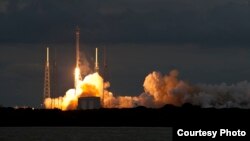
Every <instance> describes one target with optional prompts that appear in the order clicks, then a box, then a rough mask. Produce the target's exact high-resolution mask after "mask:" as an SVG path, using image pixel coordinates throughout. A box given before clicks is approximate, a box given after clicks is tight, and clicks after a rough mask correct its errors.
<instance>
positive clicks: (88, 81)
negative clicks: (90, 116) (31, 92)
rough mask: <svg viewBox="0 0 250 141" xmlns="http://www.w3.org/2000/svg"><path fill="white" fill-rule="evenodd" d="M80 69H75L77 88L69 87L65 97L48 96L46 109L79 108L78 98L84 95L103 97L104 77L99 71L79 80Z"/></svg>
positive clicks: (45, 102)
mask: <svg viewBox="0 0 250 141" xmlns="http://www.w3.org/2000/svg"><path fill="white" fill-rule="evenodd" d="M79 74H80V69H78V68H76V69H75V80H77V83H76V84H77V85H76V88H75V89H69V90H68V91H67V92H66V94H65V95H64V96H63V97H58V98H47V99H45V101H44V104H45V108H46V109H54V108H57V109H62V110H74V109H76V108H77V104H78V98H79V97H84V96H97V97H101V98H102V91H103V79H102V77H101V76H100V75H99V74H98V73H93V74H89V75H87V76H86V77H85V78H84V79H83V80H82V81H81V80H79V77H78V76H79Z"/></svg>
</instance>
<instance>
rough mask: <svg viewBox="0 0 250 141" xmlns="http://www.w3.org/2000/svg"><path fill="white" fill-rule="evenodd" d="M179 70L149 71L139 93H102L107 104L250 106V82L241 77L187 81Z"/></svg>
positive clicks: (125, 106) (109, 105)
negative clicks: (238, 79)
mask: <svg viewBox="0 0 250 141" xmlns="http://www.w3.org/2000/svg"><path fill="white" fill-rule="evenodd" d="M178 74H179V72H178V71H177V70H172V71H171V72H170V73H169V74H167V75H162V74H161V73H160V72H156V71H154V72H152V73H150V74H149V75H148V76H146V78H145V81H144V84H143V87H144V92H143V93H142V94H140V95H139V96H138V97H128V96H125V97H113V95H112V93H110V92H107V91H106V93H105V97H108V99H106V101H105V103H106V104H105V105H106V106H107V107H116V108H130V107H135V106H145V107H151V108H159V107H162V106H164V105H166V104H172V105H175V106H181V105H183V104H185V103H190V104H193V105H199V106H201V107H203V108H209V107H214V108H232V107H236V108H250V83H249V82H247V81H242V82H239V83H237V84H231V85H228V84H226V83H222V84H217V85H207V84H198V85H193V86H191V85H190V84H188V83H186V82H184V81H182V80H179V79H178Z"/></svg>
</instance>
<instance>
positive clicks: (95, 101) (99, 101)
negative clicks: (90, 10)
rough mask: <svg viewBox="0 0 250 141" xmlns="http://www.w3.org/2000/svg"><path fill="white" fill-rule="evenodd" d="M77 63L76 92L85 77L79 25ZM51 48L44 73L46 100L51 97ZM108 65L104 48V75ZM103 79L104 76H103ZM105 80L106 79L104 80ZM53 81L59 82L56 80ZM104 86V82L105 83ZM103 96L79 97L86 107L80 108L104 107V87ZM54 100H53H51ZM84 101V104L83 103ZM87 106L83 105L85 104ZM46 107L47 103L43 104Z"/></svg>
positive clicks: (76, 43)
mask: <svg viewBox="0 0 250 141" xmlns="http://www.w3.org/2000/svg"><path fill="white" fill-rule="evenodd" d="M75 54H76V55H75V57H76V58H75V61H76V62H75V63H76V66H75V67H76V68H75V78H74V87H75V92H76V91H77V88H78V83H79V82H80V81H82V79H83V77H82V75H81V71H80V68H81V63H80V28H79V27H78V26H77V27H76V29H75ZM49 61H50V60H49V48H48V47H47V52H46V64H45V75H44V93H43V99H44V101H45V100H46V99H47V98H51V74H50V69H51V68H50V63H49ZM106 67H107V64H106V49H105V48H104V72H103V75H105V69H106ZM93 69H94V72H95V73H99V70H100V68H99V64H98V48H97V47H96V48H95V63H94V68H93ZM55 79H56V78H55ZM103 79H105V78H104V76H103ZM103 81H104V80H103ZM53 83H57V82H56V81H55V82H54V81H53ZM103 86H104V83H103ZM52 87H56V84H54V85H52ZM100 95H101V96H99V97H93V96H89V97H87V96H86V97H79V99H78V100H79V104H80V105H81V107H84V108H80V109H86V108H87V109H88V108H92V109H93V107H95V108H100V107H104V87H103V91H102V94H100ZM51 101H52V100H51ZM82 103H83V104H82ZM84 104H85V106H82V105H84ZM52 105H55V103H54V104H53V103H52V102H51V107H53V106H52ZM93 105H94V106H93ZM43 107H44V108H46V107H45V105H44V106H43Z"/></svg>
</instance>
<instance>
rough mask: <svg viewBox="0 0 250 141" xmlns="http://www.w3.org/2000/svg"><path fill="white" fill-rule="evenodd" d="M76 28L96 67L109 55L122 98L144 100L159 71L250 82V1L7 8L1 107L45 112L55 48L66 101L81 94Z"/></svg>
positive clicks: (27, 1)
mask: <svg viewBox="0 0 250 141" xmlns="http://www.w3.org/2000/svg"><path fill="white" fill-rule="evenodd" d="M76 25H79V27H80V28H81V50H82V51H84V52H85V54H86V56H87V57H88V60H89V62H90V64H92V62H93V53H94V48H95V47H100V49H101V48H103V47H104V46H105V47H106V48H107V51H108V74H109V81H110V82H111V88H110V89H111V91H112V92H113V93H114V94H115V95H139V94H140V93H142V92H143V86H142V85H143V81H144V78H145V77H146V76H147V74H148V73H150V72H152V71H154V70H156V71H160V72H162V73H164V74H165V73H168V72H169V71H170V70H171V69H178V70H179V71H180V78H181V79H184V80H186V81H189V82H190V83H192V84H196V83H208V84H214V83H222V82H226V83H235V82H238V81H242V80H248V81H250V77H249V76H250V62H249V61H248V60H250V39H249V38H250V3H249V0H133V1H129V0H105V1H103V0H42V1H41V0H0V80H1V81H0V104H1V105H4V106H15V105H29V106H36V107H37V106H39V105H40V103H41V100H42V94H43V75H44V72H43V71H44V58H45V47H46V46H47V45H48V46H50V47H51V48H52V49H54V48H56V49H57V59H58V61H57V63H58V79H59V83H58V87H59V95H64V93H65V91H66V90H67V89H69V88H71V87H73V80H72V78H73V67H74V63H75V62H74V60H75V59H74V50H75V48H74V45H75V43H74V29H75V26H76Z"/></svg>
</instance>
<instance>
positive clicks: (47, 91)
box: [43, 47, 50, 100]
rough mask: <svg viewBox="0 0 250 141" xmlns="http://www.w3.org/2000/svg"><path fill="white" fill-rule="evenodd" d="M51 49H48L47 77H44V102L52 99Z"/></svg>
mask: <svg viewBox="0 0 250 141" xmlns="http://www.w3.org/2000/svg"><path fill="white" fill-rule="evenodd" d="M49 66H50V65H49V48H48V47H47V57H46V64H45V75H44V92H43V96H44V100H45V99H46V98H50V67H49Z"/></svg>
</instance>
